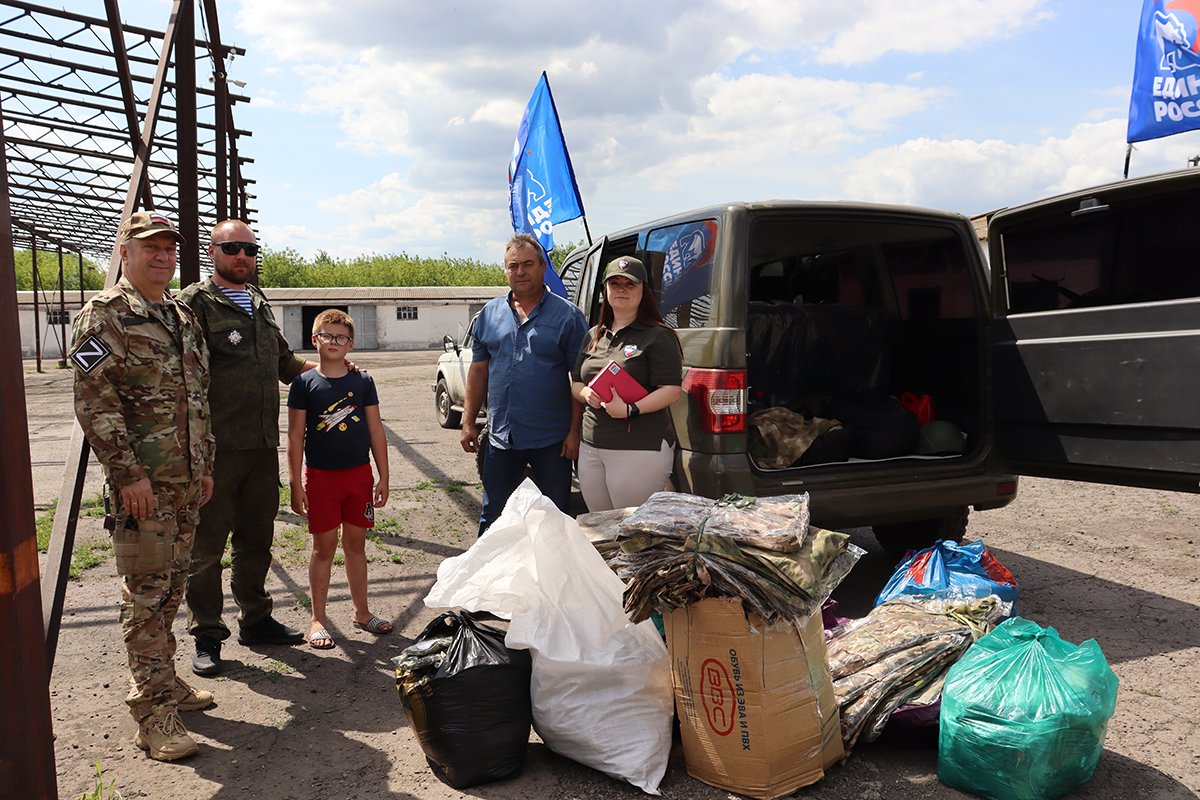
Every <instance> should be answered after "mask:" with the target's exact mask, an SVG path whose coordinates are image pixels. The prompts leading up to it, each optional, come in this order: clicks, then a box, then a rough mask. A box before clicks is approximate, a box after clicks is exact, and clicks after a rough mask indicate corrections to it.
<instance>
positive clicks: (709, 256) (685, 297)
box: [644, 219, 717, 328]
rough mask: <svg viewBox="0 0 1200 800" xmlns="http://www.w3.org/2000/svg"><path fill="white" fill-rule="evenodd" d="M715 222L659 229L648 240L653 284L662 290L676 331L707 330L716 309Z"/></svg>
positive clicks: (667, 316)
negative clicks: (713, 308) (713, 287)
mask: <svg viewBox="0 0 1200 800" xmlns="http://www.w3.org/2000/svg"><path fill="white" fill-rule="evenodd" d="M716 244H717V221H716V220H715V219H708V220H699V221H696V222H686V223H684V224H682V225H672V226H670V227H667V228H657V229H655V230H652V231H650V232H649V234H647V236H646V246H645V250H644V254H645V256H646V264H647V267H648V269H649V270H650V274H651V283H654V284H657V285H658V286H659V287H660V296H659V306H660V307H661V309H662V312H663V318H664V319H666V321H667V324H668V325H671V326H672V327H675V328H703V327H705V326H706V325H708V324H709V316H710V312H711V308H712V277H713V267H712V265H713V253H714V252H715V251H716Z"/></svg>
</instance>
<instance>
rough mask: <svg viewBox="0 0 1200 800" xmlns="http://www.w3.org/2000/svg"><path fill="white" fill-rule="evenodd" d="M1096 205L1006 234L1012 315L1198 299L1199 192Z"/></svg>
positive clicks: (1035, 222) (1032, 223)
mask: <svg viewBox="0 0 1200 800" xmlns="http://www.w3.org/2000/svg"><path fill="white" fill-rule="evenodd" d="M1095 199H1096V201H1097V202H1096V203H1095V204H1094V207H1095V208H1096V210H1095V211H1087V212H1085V213H1080V214H1076V215H1074V216H1072V214H1071V213H1070V212H1071V211H1073V210H1076V209H1064V210H1063V211H1062V213H1060V214H1056V215H1053V216H1048V217H1043V218H1041V219H1038V220H1035V221H1031V222H1028V223H1026V224H1024V225H1014V226H1013V227H1011V228H1009V229H1008V230H1006V231H1005V233H1004V237H1003V242H1002V244H1003V247H1004V263H1005V269H1006V272H1007V281H1008V297H1009V311H1010V313H1015V314H1019V313H1022V312H1030V311H1053V310H1057V309H1061V308H1088V307H1096V306H1110V305H1120V304H1124V303H1143V302H1150V301H1154V300H1174V299H1180V298H1186V297H1196V296H1200V271H1198V270H1197V269H1196V264H1197V263H1200V240H1197V238H1196V236H1195V224H1196V220H1197V219H1200V191H1197V190H1191V191H1185V192H1173V193H1172V194H1171V195H1170V196H1165V197H1149V198H1138V199H1136V200H1130V201H1125V202H1119V201H1118V202H1109V201H1108V200H1106V199H1105V198H1104V197H1098V198H1095Z"/></svg>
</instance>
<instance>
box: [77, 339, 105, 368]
mask: <svg viewBox="0 0 1200 800" xmlns="http://www.w3.org/2000/svg"><path fill="white" fill-rule="evenodd" d="M111 355H112V351H111V350H109V349H108V348H107V347H106V346H105V344H104V342H102V341H100V340H99V339H97V338H96V337H95V336H89V337H87V338H86V339H84V340H83V341H81V342H80V343H79V344H78V345H76V346H75V349H74V350H72V351H71V360H72V361H74V362H75V366H77V367H79V369H81V370H82V371H83V372H84V373H85V374H91V371H92V370H94V369H95V368H96V367H98V366H100V365H101V364H103V363H104V360H105V359H106V358H108V357H109V356H111Z"/></svg>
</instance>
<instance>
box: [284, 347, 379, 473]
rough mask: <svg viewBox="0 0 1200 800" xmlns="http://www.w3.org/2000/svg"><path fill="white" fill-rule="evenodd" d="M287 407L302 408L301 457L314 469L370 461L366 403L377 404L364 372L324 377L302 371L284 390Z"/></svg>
mask: <svg viewBox="0 0 1200 800" xmlns="http://www.w3.org/2000/svg"><path fill="white" fill-rule="evenodd" d="M287 404H288V408H298V409H303V410H304V411H305V416H306V417H307V424H306V426H305V429H304V460H305V463H307V464H308V466H310V467H313V468H315V469H350V468H351V467H360V466H362V465H363V464H369V463H370V457H371V433H370V431H369V430H367V417H366V414H364V413H363V408H364V407H366V406H377V405H379V395H378V393H377V392H376V391H375V381H374V379H372V378H371V376H370V375H367V374H366V373H364V372H350V373H347V374H345V375H343V376H342V377H340V378H326V377H325V376H324V375H322V374H321V373H320V372H318V371H317V370H315V369H310V370H308V371H307V372H302V373H300V374H299V375H297V376H296V378H295V380H293V381H292V385H291V388H290V389H289V390H288V401H287Z"/></svg>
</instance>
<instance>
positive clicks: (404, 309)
mask: <svg viewBox="0 0 1200 800" xmlns="http://www.w3.org/2000/svg"><path fill="white" fill-rule="evenodd" d="M416 318H417V307H416V306H396V319H416Z"/></svg>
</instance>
